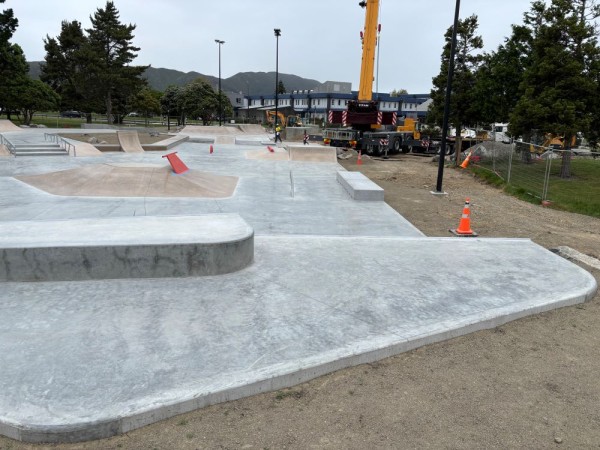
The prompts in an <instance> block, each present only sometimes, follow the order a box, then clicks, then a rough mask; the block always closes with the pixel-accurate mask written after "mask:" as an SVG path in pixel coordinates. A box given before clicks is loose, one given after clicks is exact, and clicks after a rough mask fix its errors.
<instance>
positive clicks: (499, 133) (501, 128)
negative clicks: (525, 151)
mask: <svg viewBox="0 0 600 450" xmlns="http://www.w3.org/2000/svg"><path fill="white" fill-rule="evenodd" d="M492 139H493V140H495V141H496V142H503V143H505V144H510V136H509V135H508V124H507V123H493V124H492Z"/></svg>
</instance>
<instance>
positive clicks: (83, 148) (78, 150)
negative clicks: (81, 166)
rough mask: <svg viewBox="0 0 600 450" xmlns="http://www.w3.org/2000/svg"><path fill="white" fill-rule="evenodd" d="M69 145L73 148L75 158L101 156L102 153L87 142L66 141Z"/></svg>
mask: <svg viewBox="0 0 600 450" xmlns="http://www.w3.org/2000/svg"><path fill="white" fill-rule="evenodd" d="M67 141H68V142H69V143H70V144H73V145H74V146H75V155H76V156H78V157H79V156H102V152H101V151H100V150H98V149H97V148H96V147H94V146H93V145H92V144H89V143H87V142H81V141H77V140H75V139H67Z"/></svg>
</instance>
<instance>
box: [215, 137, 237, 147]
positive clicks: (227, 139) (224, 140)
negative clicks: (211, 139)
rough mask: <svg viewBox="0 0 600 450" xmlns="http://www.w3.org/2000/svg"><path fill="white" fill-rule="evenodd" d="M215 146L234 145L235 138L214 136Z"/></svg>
mask: <svg viewBox="0 0 600 450" xmlns="http://www.w3.org/2000/svg"><path fill="white" fill-rule="evenodd" d="M215 144H231V145H233V144H235V136H216V137H215Z"/></svg>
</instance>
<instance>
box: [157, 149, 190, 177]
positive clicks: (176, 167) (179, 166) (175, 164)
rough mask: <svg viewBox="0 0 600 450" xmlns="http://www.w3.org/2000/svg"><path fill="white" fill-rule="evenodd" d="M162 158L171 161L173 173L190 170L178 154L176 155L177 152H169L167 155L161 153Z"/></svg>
mask: <svg viewBox="0 0 600 450" xmlns="http://www.w3.org/2000/svg"><path fill="white" fill-rule="evenodd" d="M163 158H167V159H168V160H169V162H170V163H171V167H172V168H173V172H175V173H184V172H187V171H188V170H190V169H189V168H188V166H186V165H185V164H184V163H183V161H182V160H181V159H179V156H177V152H173V153H169V154H167V155H163Z"/></svg>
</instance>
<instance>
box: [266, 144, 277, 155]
mask: <svg viewBox="0 0 600 450" xmlns="http://www.w3.org/2000/svg"><path fill="white" fill-rule="evenodd" d="M267 148H268V149H269V151H270V152H271V153H275V150H273V147H271V146H270V145H267Z"/></svg>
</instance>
